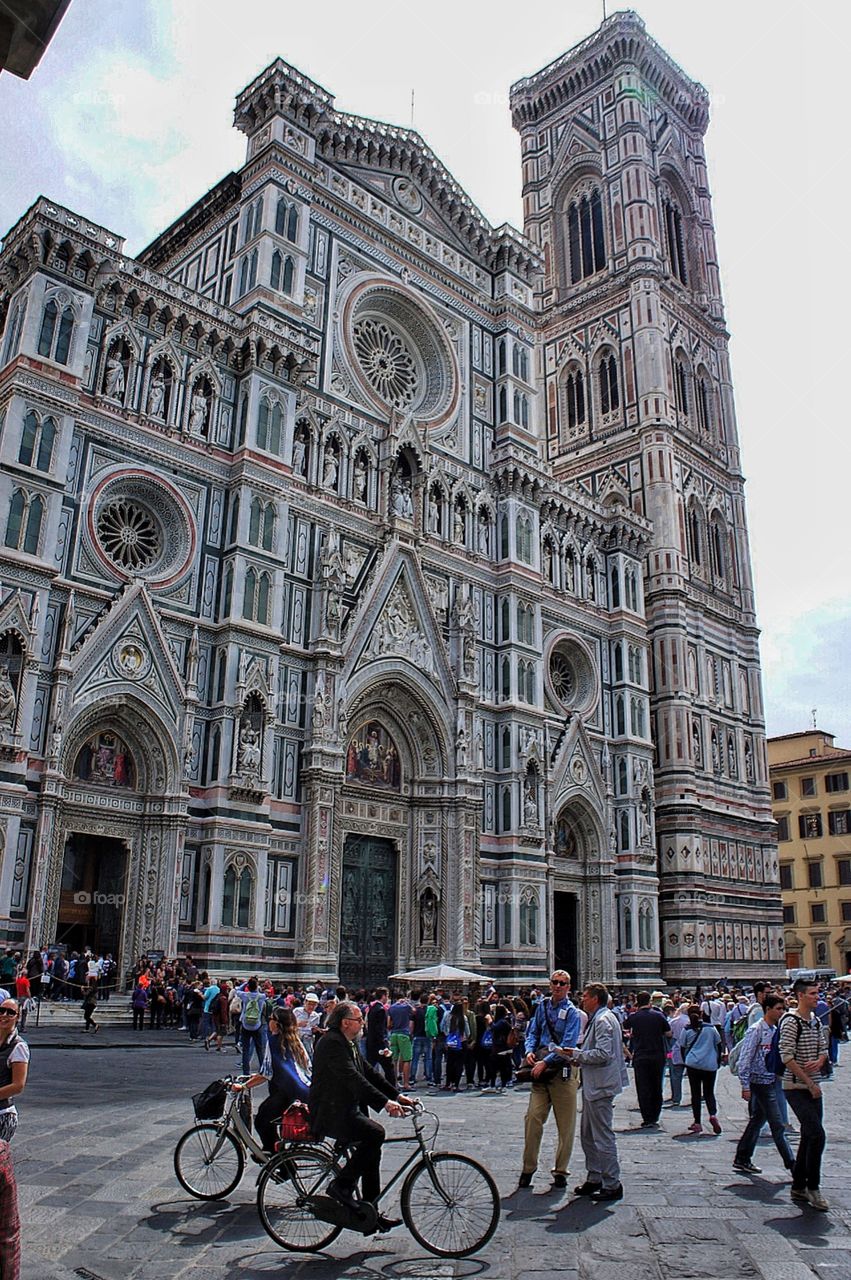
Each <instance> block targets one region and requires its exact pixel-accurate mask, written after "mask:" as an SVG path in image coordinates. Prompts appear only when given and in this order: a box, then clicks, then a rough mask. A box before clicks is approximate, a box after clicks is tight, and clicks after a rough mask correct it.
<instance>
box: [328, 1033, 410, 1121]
mask: <svg viewBox="0 0 851 1280" xmlns="http://www.w3.org/2000/svg"><path fill="white" fill-rule="evenodd" d="M353 1050H354V1051H353ZM398 1096H399V1090H398V1089H394V1088H393V1086H392V1085H390V1084H388V1083H387V1081H386V1080H385V1078H384V1074H383V1072H381V1071H376V1069H375V1068H374V1067H371V1066H370V1065H369V1063H368V1062H365V1061H364V1058H363V1056H362V1054H361V1052H360V1050H359V1049H358V1047H357V1044H354V1045H353V1043H352V1041H350V1040H348V1039H347V1038H346V1037H345V1036H344V1035H343V1033H342V1031H340V1030H338V1029H336V1028H335V1029H333V1030H331V1031H326V1033H325V1035H323V1036H322V1037H321V1038H320V1040H319V1042H318V1043H317V1045H316V1049H315V1051H314V1054H313V1075H312V1077H311V1082H310V1099H309V1103H308V1105H309V1107H310V1127H311V1130H312V1131H313V1133H314V1134H315V1135H316V1136H317V1137H320V1138H324V1137H327V1136H330V1137H332V1138H345V1137H347V1136H348V1132H349V1124H350V1121H351V1120H352V1118H353V1117H354V1116H356V1115H357V1114H358V1113H362V1112H365V1111H366V1110H367V1108H368V1107H372V1109H373V1111H381V1109H382V1108H383V1106H384V1104H385V1103H386V1101H387V1099H388V1098H398Z"/></svg>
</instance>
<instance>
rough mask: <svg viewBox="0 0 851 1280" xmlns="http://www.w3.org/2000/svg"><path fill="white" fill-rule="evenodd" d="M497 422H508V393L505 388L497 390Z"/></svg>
mask: <svg viewBox="0 0 851 1280" xmlns="http://www.w3.org/2000/svg"><path fill="white" fill-rule="evenodd" d="M499 420H500V422H506V421H507V420H508V392H507V391H506V389H505V387H500V389H499Z"/></svg>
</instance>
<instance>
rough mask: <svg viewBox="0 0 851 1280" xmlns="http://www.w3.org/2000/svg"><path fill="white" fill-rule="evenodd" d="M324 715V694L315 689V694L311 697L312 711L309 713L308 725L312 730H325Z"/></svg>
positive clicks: (320, 690) (318, 688) (325, 713)
mask: <svg viewBox="0 0 851 1280" xmlns="http://www.w3.org/2000/svg"><path fill="white" fill-rule="evenodd" d="M326 715H327V711H326V708H325V694H324V693H323V692H322V689H321V687H317V689H316V692H315V693H314V695H313V710H312V712H311V713H310V723H311V724H312V725H313V728H314V729H316V730H320V729H324V728H325V718H326Z"/></svg>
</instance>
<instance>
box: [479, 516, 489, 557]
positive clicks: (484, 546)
mask: <svg viewBox="0 0 851 1280" xmlns="http://www.w3.org/2000/svg"><path fill="white" fill-rule="evenodd" d="M478 542H479V554H480V555H483V556H486V555H488V554H489V552H490V546H489V543H490V521H489V520H488V514H487V512H486V511H482V512H481V513H480V515H479V537H478Z"/></svg>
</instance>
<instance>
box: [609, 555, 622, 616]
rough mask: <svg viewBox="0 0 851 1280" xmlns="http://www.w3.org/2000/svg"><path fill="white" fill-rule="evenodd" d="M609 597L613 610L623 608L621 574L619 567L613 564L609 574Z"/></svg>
mask: <svg viewBox="0 0 851 1280" xmlns="http://www.w3.org/2000/svg"><path fill="white" fill-rule="evenodd" d="M609 588H610V590H609V595H610V599H611V604H612V608H613V609H619V608H620V607H621V573H620V568H619V566H618V565H616V564H613V565H612V569H611V573H610V574H609Z"/></svg>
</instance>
